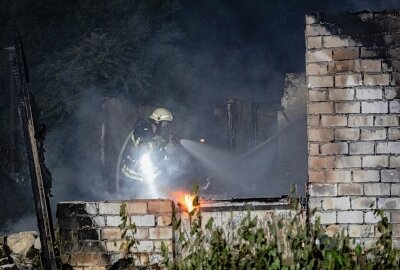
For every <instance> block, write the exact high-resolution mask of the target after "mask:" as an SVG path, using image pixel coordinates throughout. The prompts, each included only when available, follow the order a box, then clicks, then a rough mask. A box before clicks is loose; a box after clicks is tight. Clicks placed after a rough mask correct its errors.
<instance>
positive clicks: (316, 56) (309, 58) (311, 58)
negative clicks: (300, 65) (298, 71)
mask: <svg viewBox="0 0 400 270" xmlns="http://www.w3.org/2000/svg"><path fill="white" fill-rule="evenodd" d="M330 61H332V50H318V51H308V52H306V62H307V63H315V62H330Z"/></svg>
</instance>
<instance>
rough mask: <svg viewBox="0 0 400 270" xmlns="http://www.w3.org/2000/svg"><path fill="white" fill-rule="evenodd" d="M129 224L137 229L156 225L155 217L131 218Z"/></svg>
mask: <svg viewBox="0 0 400 270" xmlns="http://www.w3.org/2000/svg"><path fill="white" fill-rule="evenodd" d="M131 222H132V224H133V223H134V224H135V225H136V226H138V227H154V226H155V225H156V217H155V216H154V215H144V216H131Z"/></svg>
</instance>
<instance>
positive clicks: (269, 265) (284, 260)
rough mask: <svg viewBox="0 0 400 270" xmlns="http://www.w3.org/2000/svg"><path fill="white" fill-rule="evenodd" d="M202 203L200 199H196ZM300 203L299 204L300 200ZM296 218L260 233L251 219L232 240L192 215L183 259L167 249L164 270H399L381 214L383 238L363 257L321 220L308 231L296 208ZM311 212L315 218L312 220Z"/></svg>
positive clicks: (182, 237) (184, 236) (210, 222)
mask: <svg viewBox="0 0 400 270" xmlns="http://www.w3.org/2000/svg"><path fill="white" fill-rule="evenodd" d="M196 200H198V198H197V199H196ZM296 201H298V200H296ZM294 205H295V207H296V208H294V209H295V211H296V214H295V215H294V216H293V217H292V218H291V219H290V220H289V221H284V220H283V219H280V220H278V221H276V222H269V223H268V228H267V230H265V229H264V228H260V226H259V225H258V220H257V217H254V218H251V216H250V213H248V215H247V216H246V218H244V219H243V220H242V222H241V225H240V226H239V227H238V228H237V229H236V231H235V236H234V238H233V240H228V238H227V236H226V234H225V233H224V231H223V229H222V228H220V227H217V226H215V225H214V224H213V219H212V218H210V219H209V220H208V222H207V224H206V225H205V226H204V228H203V229H202V226H201V222H202V217H201V212H200V210H199V209H198V210H197V212H196V213H193V214H192V216H193V217H194V220H193V222H192V223H191V225H190V233H189V234H185V233H184V232H185V228H183V225H182V221H181V220H177V221H175V223H176V224H177V227H178V230H180V237H179V240H178V242H179V244H180V245H181V247H182V251H181V252H180V254H182V256H181V258H178V260H177V261H171V260H170V259H169V258H168V249H167V248H166V247H165V246H164V248H163V256H164V261H163V264H164V265H165V266H166V267H167V268H168V269H288V270H289V269H293V270H295V269H332V270H333V269H371V270H372V269H398V268H399V267H400V252H399V250H398V249H395V248H393V243H392V238H391V236H392V233H391V225H390V224H389V223H388V219H387V217H385V216H384V215H383V212H382V211H380V210H377V211H376V214H377V215H378V216H379V217H380V218H381V221H379V222H378V224H377V228H378V230H379V232H380V233H381V235H380V237H379V238H378V240H377V243H376V246H375V247H373V248H372V249H370V250H368V251H363V250H362V248H361V246H360V245H358V244H355V243H354V242H352V241H351V240H350V238H349V237H348V236H347V235H346V234H345V233H344V232H340V233H337V234H335V235H333V236H328V235H327V234H326V232H325V230H324V227H323V226H322V225H321V224H320V222H319V219H318V218H317V219H316V220H315V222H313V223H309V224H307V225H305V224H304V222H303V221H302V216H303V213H302V212H301V210H298V209H300V208H299V207H298V206H297V204H296V203H295V204H294ZM313 214H314V213H313V211H312V213H311V215H313Z"/></svg>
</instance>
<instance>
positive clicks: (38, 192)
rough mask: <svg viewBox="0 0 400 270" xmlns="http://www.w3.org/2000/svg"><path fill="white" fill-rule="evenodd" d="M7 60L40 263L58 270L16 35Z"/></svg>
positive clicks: (49, 214)
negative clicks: (16, 101) (15, 95)
mask: <svg viewBox="0 0 400 270" xmlns="http://www.w3.org/2000/svg"><path fill="white" fill-rule="evenodd" d="M10 60H11V65H12V72H13V74H14V78H15V86H16V89H17V91H18V94H19V97H20V102H19V110H20V115H21V118H22V127H23V133H24V138H25V143H26V150H27V157H28V163H29V171H30V175H31V184H32V190H33V195H34V200H35V207H36V216H37V222H38V227H39V232H40V242H41V246H42V251H41V252H42V253H41V255H42V263H43V266H44V268H45V269H46V270H53V269H54V270H55V269H57V265H56V259H55V253H54V231H53V226H52V220H51V210H50V204H49V199H48V196H49V194H46V191H45V189H44V184H43V172H42V167H41V160H40V157H39V149H38V142H37V139H36V129H35V123H34V118H33V113H32V105H33V102H34V100H32V99H31V98H30V95H29V89H28V83H29V76H28V70H27V66H26V61H25V56H24V51H23V47H22V42H21V38H20V37H19V35H18V34H16V35H15V50H14V51H12V50H10Z"/></svg>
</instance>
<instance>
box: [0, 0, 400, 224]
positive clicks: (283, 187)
mask: <svg viewBox="0 0 400 270" xmlns="http://www.w3.org/2000/svg"><path fill="white" fill-rule="evenodd" d="M395 8H400V3H399V1H398V0H389V1H374V0H368V1H350V0H349V1H317V0H307V1H296V0H287V1H273V2H271V1H244V0H239V1H228V0H220V1H215V0H205V1H182V8H181V9H180V11H179V13H178V14H177V20H178V25H179V26H180V27H181V28H182V30H183V32H184V33H185V34H186V36H185V38H184V40H183V41H182V43H180V44H175V46H176V49H179V50H180V58H179V59H178V58H173V57H176V54H174V56H173V57H172V56H171V57H170V59H169V61H168V62H170V63H174V64H173V65H171V67H170V70H169V73H170V74H171V77H173V80H172V83H171V84H168V83H166V86H165V89H167V90H168V89H170V93H171V95H170V96H169V97H168V98H166V99H164V100H160V99H158V100H157V102H154V104H152V105H155V106H165V107H166V108H169V109H170V110H171V111H172V112H173V113H174V115H176V117H175V120H174V122H175V123H174V125H175V132H176V133H177V134H178V135H179V137H181V138H189V139H196V140H198V139H199V138H201V137H206V142H208V141H210V145H204V144H198V143H197V142H190V141H184V143H183V145H184V146H185V148H186V149H187V150H188V151H189V152H190V154H189V153H187V152H185V151H184V150H179V151H181V158H180V159H179V160H178V161H177V162H176V163H173V165H171V166H170V167H168V174H169V175H173V176H174V181H173V182H172V181H169V180H168V179H166V180H165V182H164V183H162V184H160V187H159V188H167V187H168V188H172V189H173V188H175V187H189V186H190V185H191V184H192V183H194V182H196V181H199V182H201V181H204V179H206V178H207V177H208V176H212V177H214V178H213V179H212V184H211V188H214V190H213V191H214V192H220V191H223V192H224V193H227V194H229V196H251V197H253V196H264V197H265V196H280V195H282V194H287V193H288V192H289V186H290V183H288V182H284V183H277V181H278V180H277V175H276V174H272V173H270V171H269V170H270V169H271V164H274V161H275V160H276V158H277V156H278V154H279V153H277V152H276V148H275V147H274V144H275V142H272V143H268V144H266V145H264V146H263V147H262V148H260V149H259V150H258V151H256V152H255V153H253V154H252V155H250V156H248V157H246V158H245V159H240V158H239V157H236V156H233V155H232V154H230V153H226V152H224V151H223V150H221V149H219V147H220V146H219V145H213V144H212V142H213V138H208V137H207V134H213V130H210V129H212V126H211V125H210V122H209V121H210V119H212V117H209V114H210V112H212V108H213V105H214V104H224V103H225V102H226V100H227V99H230V98H237V99H242V100H246V101H248V102H269V103H279V102H280V98H281V96H282V92H283V85H284V74H285V73H287V72H301V71H303V70H304V27H305V26H304V13H306V12H316V11H321V12H329V13H335V12H339V11H361V10H365V9H369V10H383V9H395ZM158 41H160V40H154V41H153V45H154V47H153V48H150V49H149V50H148V52H151V50H158V51H160V50H159V47H157V43H158ZM58 75H59V76H60V77H65V78H67V79H68V76H69V75H68V74H65V73H61V74H58ZM172 75H173V76H172ZM81 76H83V75H81ZM79 79H80V78H77V79H76V80H77V81H79ZM33 83H35V82H33ZM160 85H161V84H160ZM174 86H176V89H178V88H179V89H185V94H186V95H185V98H183V97H182V96H174V95H173V94H172V93H173V92H174V91H173V90H171V88H174ZM96 90H98V91H96ZM104 90H105V89H88V91H85V94H84V96H83V97H81V99H80V100H78V101H77V102H76V104H75V106H74V109H73V111H72V112H70V113H71V114H70V117H69V118H67V120H66V121H65V122H63V123H62V124H60V125H58V126H57V127H56V128H55V129H54V128H53V129H52V130H51V132H50V133H49V134H48V136H47V139H46V142H45V148H46V150H47V152H46V163H47V165H48V167H49V168H50V171H51V172H52V175H53V191H52V193H53V196H54V197H53V199H52V209H53V213H55V211H54V210H55V204H56V203H57V202H59V201H72V200H112V199H116V198H120V197H119V194H116V193H115V191H114V190H113V189H112V187H113V185H115V178H114V175H115V170H116V167H115V164H114V163H113V162H112V161H105V160H104V159H103V158H102V157H104V155H102V151H105V152H106V153H108V154H109V155H110V156H111V157H112V156H114V157H115V158H116V155H115V153H114V152H113V151H119V147H120V146H121V145H122V142H123V139H124V138H125V136H126V135H127V134H128V133H129V131H130V129H131V128H132V126H133V122H134V121H133V120H132V121H131V122H129V121H128V120H126V119H125V120H124V121H122V122H121V123H119V122H118V123H113V121H114V120H115V119H119V118H121V115H120V114H118V113H120V112H124V111H125V112H129V114H132V111H134V108H131V110H123V109H121V110H120V111H116V112H111V114H110V117H111V118H112V119H111V120H110V119H109V120H107V119H104V114H103V107H102V105H103V104H104V96H103V95H101V94H100V93H102V92H104ZM137 96H140V95H137ZM118 98H121V99H122V97H120V96H117V97H115V99H118ZM182 100H184V102H182ZM115 104H116V105H115V108H116V109H117V108H118V106H120V104H122V103H115ZM125 118H126V116H125ZM106 120H107V121H108V122H107V123H109V124H110V123H113V126H114V133H113V134H117V135H116V137H108V138H109V140H112V141H113V143H110V141H108V143H106V142H104V141H102V140H104V138H102V126H104V123H105V121H106ZM297 130H299V129H297V128H296V127H294V128H293V129H292V130H288V131H287V132H292V131H293V133H294V134H292V135H291V136H292V137H294V138H295V137H296V132H297ZM300 136H303V134H300ZM298 137H299V136H298ZM104 145H112V148H113V149H114V150H112V151H111V150H110V149H104ZM115 149H117V150H115ZM107 151H108V152H107ZM191 154H193V155H194V156H191ZM301 158H302V157H301ZM183 168H185V169H183ZM191 171H195V173H191ZM199 171H200V173H199ZM266 175H267V177H265V176H266ZM249 179H251V181H249ZM296 183H298V182H296ZM137 184H138V183H133V184H132V186H131V187H130V188H129V189H127V190H126V192H125V194H123V195H122V196H124V197H125V198H133V197H143V198H146V197H148V196H149V193H148V192H147V191H146V189H141V187H140V186H138V185H137ZM163 195H164V194H157V196H163ZM29 200H31V198H29ZM29 203H31V202H29ZM25 225H26V226H27V227H23V226H25ZM35 225H36V219H35V218H33V217H30V216H28V217H23V218H22V219H21V220H19V221H18V222H17V223H14V224H12V222H8V223H7V226H6V227H5V228H3V230H2V231H4V232H10V231H18V230H25V229H32V228H34V226H35ZM20 226H21V227H20Z"/></svg>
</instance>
